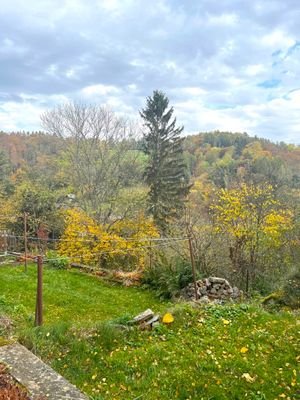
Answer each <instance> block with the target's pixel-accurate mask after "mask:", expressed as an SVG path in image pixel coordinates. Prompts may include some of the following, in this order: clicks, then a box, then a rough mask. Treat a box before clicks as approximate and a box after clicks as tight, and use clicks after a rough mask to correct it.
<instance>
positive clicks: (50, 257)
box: [47, 250, 69, 269]
mask: <svg viewBox="0 0 300 400" xmlns="http://www.w3.org/2000/svg"><path fill="white" fill-rule="evenodd" d="M47 262H48V265H49V266H50V267H52V268H56V269H66V268H68V267H69V259H68V257H64V256H60V255H58V254H57V253H56V251H53V250H49V251H48V252H47Z"/></svg>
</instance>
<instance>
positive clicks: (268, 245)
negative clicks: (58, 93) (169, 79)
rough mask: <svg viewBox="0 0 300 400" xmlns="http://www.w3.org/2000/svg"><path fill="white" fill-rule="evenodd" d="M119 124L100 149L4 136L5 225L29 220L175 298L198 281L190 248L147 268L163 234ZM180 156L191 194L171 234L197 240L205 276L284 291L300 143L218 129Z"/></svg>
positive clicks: (32, 230)
mask: <svg viewBox="0 0 300 400" xmlns="http://www.w3.org/2000/svg"><path fill="white" fill-rule="evenodd" d="M115 122H116V120H115V116H114V115H111V120H110V121H109V122H108V123H111V124H113V129H115V131H116V133H117V134H116V135H115V136H114V137H112V136H110V135H109V134H108V135H107V136H106V137H103V138H101V140H100V139H99V140H98V141H96V142H93V141H92V140H91V139H90V138H88V137H87V138H84V139H81V140H80V141H77V142H76V141H74V140H73V139H72V138H70V137H65V138H62V137H58V136H55V135H53V134H46V133H43V132H26V133H25V132H11V133H5V132H0V199H1V215H0V227H1V230H2V231H8V232H12V233H13V234H15V235H22V234H23V214H24V212H26V213H27V215H28V234H29V235H30V237H38V236H39V232H40V231H43V232H47V237H49V238H62V239H64V240H70V244H67V245H66V244H64V243H67V242H63V241H62V242H59V244H58V246H56V248H55V251H56V252H58V254H60V255H65V256H68V257H72V259H74V260H75V261H80V262H83V263H86V264H89V265H94V266H96V267H99V268H102V267H103V268H111V269H123V270H125V271H139V272H140V271H142V272H143V279H144V282H146V283H147V284H148V285H149V286H151V287H154V288H155V289H157V290H158V291H159V292H160V293H161V295H163V296H166V297H168V296H169V297H170V296H172V295H174V294H176V293H177V291H179V290H180V289H181V288H182V287H183V286H184V285H186V284H187V283H188V282H189V281H190V280H191V279H192V277H191V266H190V259H189V252H188V245H187V243H186V242H185V241H182V242H180V241H178V242H172V241H170V242H169V245H168V246H165V247H164V248H162V247H159V246H157V247H156V246H153V247H151V262H150V263H149V251H148V250H149V241H148V239H149V238H153V239H154V240H155V238H159V237H160V233H159V230H158V229H157V227H156V226H155V224H154V223H153V220H152V219H151V218H149V216H148V215H147V213H146V198H147V193H148V187H147V185H146V183H145V179H144V172H145V168H146V166H147V162H148V157H147V155H146V154H145V153H144V151H143V138H142V137H141V136H139V135H137V134H136V128H135V127H131V126H126V129H128V134H126V135H124V136H122V135H121V134H122V132H123V128H124V127H123V126H122V128H121V129H120V130H119V128H120V127H119V126H116V125H115ZM108 128H110V127H108ZM110 131H111V129H107V132H110ZM119 133H120V135H121V136H118V135H119ZM183 149H184V160H185V164H186V174H187V176H188V177H189V181H190V183H191V184H192V186H191V189H190V193H189V195H188V197H187V200H186V203H185V207H184V210H183V211H182V215H181V216H180V217H179V218H176V220H174V221H172V223H171V224H170V227H169V231H168V234H167V237H169V238H186V237H187V236H189V237H191V238H192V239H193V241H192V244H193V254H194V258H195V264H196V269H197V274H199V276H204V277H205V276H208V275H217V276H222V277H225V278H227V279H229V280H230V281H231V282H232V283H234V284H236V285H238V286H239V287H240V288H241V289H243V290H246V291H258V292H260V293H269V292H271V291H273V290H274V289H276V288H278V287H279V286H281V285H282V284H283V282H284V281H285V280H287V279H288V278H289V277H290V276H291V275H292V274H294V273H296V272H297V271H299V265H300V250H299V233H300V220H299V211H300V202H299V194H300V147H299V146H296V145H292V144H285V143H282V142H281V143H272V142H271V141H269V140H266V139H260V138H257V137H250V136H248V135H247V134H246V133H231V132H219V131H216V132H204V133H199V134H196V135H190V136H186V137H184V140H183ZM144 238H145V240H144V241H143V240H141V239H144ZM146 238H147V240H146ZM83 239H86V240H83ZM128 239H130V242H129V241H128ZM150 244H151V243H150ZM20 246H22V243H20ZM31 251H33V252H34V251H35V249H34V247H32V249H31Z"/></svg>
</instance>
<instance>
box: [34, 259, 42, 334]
mask: <svg viewBox="0 0 300 400" xmlns="http://www.w3.org/2000/svg"><path fill="white" fill-rule="evenodd" d="M41 325H43V257H42V256H37V292H36V307H35V326H41Z"/></svg>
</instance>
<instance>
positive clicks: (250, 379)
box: [242, 372, 255, 383]
mask: <svg viewBox="0 0 300 400" xmlns="http://www.w3.org/2000/svg"><path fill="white" fill-rule="evenodd" d="M242 378H244V379H245V380H246V381H247V382H248V383H253V382H254V381H255V378H252V376H251V375H250V374H249V373H248V372H245V373H244V374H243V375H242Z"/></svg>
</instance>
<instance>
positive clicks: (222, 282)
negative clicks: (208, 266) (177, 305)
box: [182, 276, 242, 302]
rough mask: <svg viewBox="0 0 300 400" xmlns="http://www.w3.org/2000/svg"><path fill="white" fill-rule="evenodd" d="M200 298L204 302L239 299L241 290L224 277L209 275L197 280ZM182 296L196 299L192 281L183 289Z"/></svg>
mask: <svg viewBox="0 0 300 400" xmlns="http://www.w3.org/2000/svg"><path fill="white" fill-rule="evenodd" d="M196 284H197V294H198V299H199V300H200V301H201V300H202V302H209V301H211V300H226V299H238V298H239V297H241V294H242V293H241V291H240V290H239V289H238V288H237V287H232V286H231V285H230V283H229V282H228V281H227V280H226V279H224V278H217V277H213V276H211V277H209V278H205V279H200V280H198V281H197V282H196ZM182 297H183V298H185V299H189V300H195V286H194V283H190V284H189V285H188V286H187V287H185V288H184V289H183V290H182Z"/></svg>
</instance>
